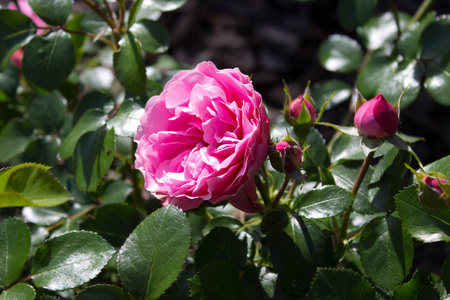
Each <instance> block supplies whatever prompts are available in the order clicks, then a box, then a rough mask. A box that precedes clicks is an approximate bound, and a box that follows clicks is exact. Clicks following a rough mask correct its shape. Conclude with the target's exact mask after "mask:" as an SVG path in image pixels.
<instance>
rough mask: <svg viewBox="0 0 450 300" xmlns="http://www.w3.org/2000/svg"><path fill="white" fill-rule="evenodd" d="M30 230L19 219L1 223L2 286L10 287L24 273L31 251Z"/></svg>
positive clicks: (0, 269)
mask: <svg viewBox="0 0 450 300" xmlns="http://www.w3.org/2000/svg"><path fill="white" fill-rule="evenodd" d="M30 243H31V240H30V231H29V230H28V227H27V225H26V224H25V223H24V222H22V221H20V220H18V219H7V220H5V221H3V222H1V223H0V253H2V255H1V257H0V288H2V289H5V288H8V287H10V286H11V285H12V284H13V283H14V282H15V281H16V280H17V279H18V278H19V276H20V274H21V273H22V268H23V267H24V265H25V262H26V260H27V256H28V252H29V251H30Z"/></svg>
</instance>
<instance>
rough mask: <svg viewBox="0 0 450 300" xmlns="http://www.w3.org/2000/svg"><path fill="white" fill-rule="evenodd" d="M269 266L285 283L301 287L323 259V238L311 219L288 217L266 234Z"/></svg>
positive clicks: (311, 277)
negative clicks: (270, 265) (271, 265)
mask: <svg viewBox="0 0 450 300" xmlns="http://www.w3.org/2000/svg"><path fill="white" fill-rule="evenodd" d="M268 237H269V250H270V257H271V259H272V263H273V269H274V271H275V272H276V273H277V274H278V276H279V279H281V280H282V282H283V283H284V285H285V286H290V287H292V285H293V284H295V285H296V286H297V287H298V288H300V289H305V288H307V286H308V285H309V283H310V282H311V280H312V279H313V276H314V273H315V271H316V268H317V266H320V265H321V264H322V262H323V254H324V251H325V238H324V236H323V234H322V231H321V230H320V227H319V226H318V225H316V224H315V223H314V222H313V221H311V220H309V219H306V218H301V217H298V216H289V219H288V222H287V224H286V222H285V221H281V222H278V223H277V224H276V225H275V226H274V227H273V228H272V229H271V230H270V232H269V233H268Z"/></svg>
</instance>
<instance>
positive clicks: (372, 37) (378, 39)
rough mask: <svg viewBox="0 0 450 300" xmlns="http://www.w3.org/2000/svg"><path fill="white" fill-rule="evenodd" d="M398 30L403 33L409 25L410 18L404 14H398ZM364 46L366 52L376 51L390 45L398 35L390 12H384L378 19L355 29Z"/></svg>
mask: <svg viewBox="0 0 450 300" xmlns="http://www.w3.org/2000/svg"><path fill="white" fill-rule="evenodd" d="M398 16H399V21H400V28H401V30H402V31H404V30H405V29H406V28H407V26H408V23H409V20H410V17H409V16H408V15H407V14H405V13H399V14H398ZM357 32H358V34H359V36H361V38H362V40H363V43H364V46H365V47H366V48H367V49H368V50H376V49H379V48H381V47H383V46H386V45H390V43H391V42H392V41H393V40H394V39H395V38H396V36H397V34H398V28H397V23H396V22H395V17H394V14H393V13H392V12H386V13H384V14H383V15H381V16H380V17H377V18H373V19H371V20H369V21H368V22H366V23H365V24H364V25H363V26H361V27H360V28H358V29H357Z"/></svg>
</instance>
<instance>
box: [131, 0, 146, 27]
mask: <svg viewBox="0 0 450 300" xmlns="http://www.w3.org/2000/svg"><path fill="white" fill-rule="evenodd" d="M143 1H144V0H137V1H134V3H133V4H132V5H131V8H130V11H129V14H128V28H130V27H131V26H133V24H134V22H135V21H136V16H137V14H138V12H139V11H140V9H141V6H142V2H143Z"/></svg>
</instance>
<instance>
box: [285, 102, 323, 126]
mask: <svg viewBox="0 0 450 300" xmlns="http://www.w3.org/2000/svg"><path fill="white" fill-rule="evenodd" d="M303 101H305V107H306V109H307V110H308V112H309V115H310V116H311V122H314V121H315V120H316V119H317V112H316V108H315V107H314V105H313V104H312V103H311V102H309V101H308V100H307V99H304V98H303V95H300V96H298V97H297V98H296V99H294V100H293V101H292V102H291V104H289V113H290V115H291V117H292V118H293V119H294V120H297V118H298V116H299V115H300V112H301V111H302V107H303Z"/></svg>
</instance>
